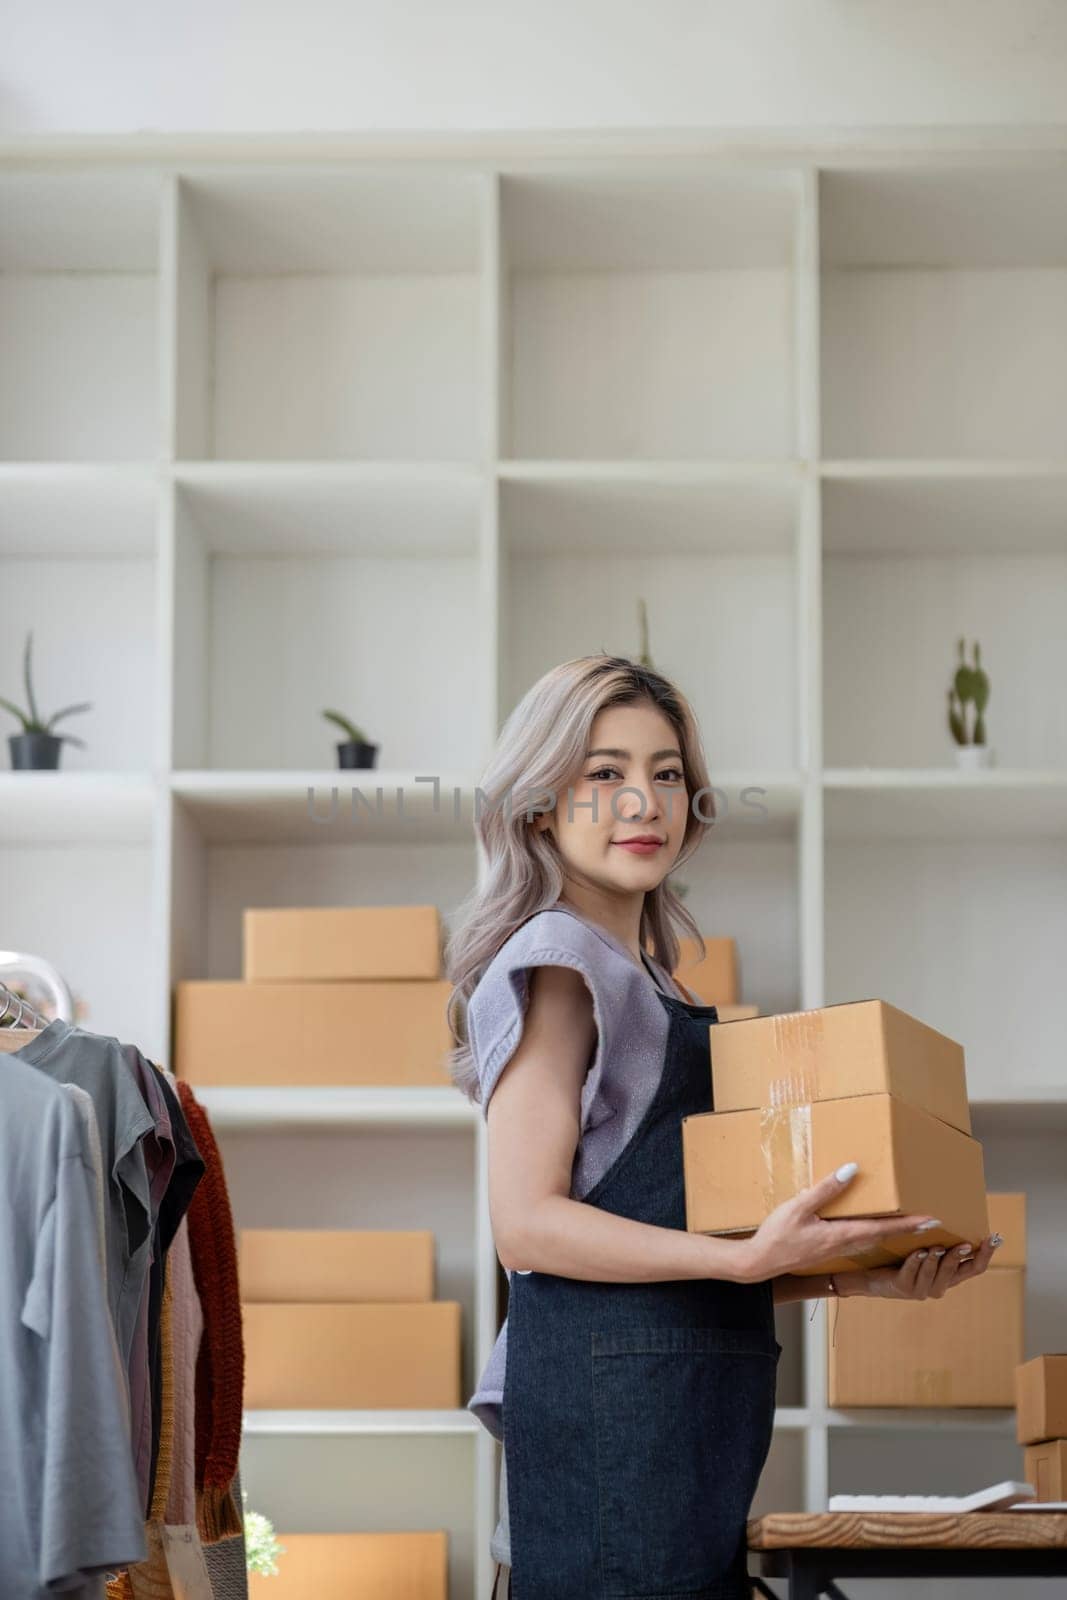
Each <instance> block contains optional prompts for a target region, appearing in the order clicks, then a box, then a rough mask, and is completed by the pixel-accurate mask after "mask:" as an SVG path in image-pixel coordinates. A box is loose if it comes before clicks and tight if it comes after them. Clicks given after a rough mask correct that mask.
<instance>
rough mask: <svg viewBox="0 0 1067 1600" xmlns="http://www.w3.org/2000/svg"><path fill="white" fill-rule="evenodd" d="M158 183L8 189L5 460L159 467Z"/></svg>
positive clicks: (4, 187)
mask: <svg viewBox="0 0 1067 1600" xmlns="http://www.w3.org/2000/svg"><path fill="white" fill-rule="evenodd" d="M159 201H160V187H159V180H158V178H156V177H153V176H152V175H151V174H147V173H140V172H137V173H134V172H129V173H124V172H118V171H115V172H109V171H105V170H101V171H98V172H78V173H65V172H37V171H32V170H26V171H14V170H12V171H7V172H5V173H4V174H3V176H2V177H0V218H2V219H3V220H2V222H0V457H2V458H3V459H5V460H8V461H46V460H47V461H88V460H93V459H96V460H133V459H137V458H141V459H148V460H154V459H155V458H156V456H157V454H158V450H159V416H160V405H159V400H160V379H159V358H158V345H159V326H160V317H159V284H160V275H159Z"/></svg>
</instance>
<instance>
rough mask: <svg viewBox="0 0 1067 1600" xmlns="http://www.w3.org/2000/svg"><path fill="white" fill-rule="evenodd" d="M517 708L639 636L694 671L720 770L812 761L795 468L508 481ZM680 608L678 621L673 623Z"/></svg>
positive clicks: (669, 669)
mask: <svg viewBox="0 0 1067 1600" xmlns="http://www.w3.org/2000/svg"><path fill="white" fill-rule="evenodd" d="M499 516H500V585H501V594H500V609H501V623H500V631H501V637H502V638H506V639H507V641H508V649H507V656H506V661H505V664H504V679H503V682H502V684H501V694H502V704H501V708H500V709H501V718H502V717H503V715H506V714H507V712H508V711H510V709H511V708H512V707H513V706H514V705H515V704H516V703H517V701H518V700H519V699H520V698H521V696H522V695H523V694H524V693H525V692H526V690H527V689H528V688H529V687H530V685H531V684H532V683H533V682H535V681H536V679H538V678H539V677H540V676H541V675H542V674H543V673H544V672H546V671H548V670H549V669H550V668H551V667H553V666H555V665H557V664H558V663H559V662H561V661H567V660H570V659H573V658H575V657H578V656H583V655H587V654H591V653H594V652H596V651H599V650H605V651H609V652H612V653H617V654H621V655H632V654H633V653H634V652H635V651H636V650H637V647H638V610H637V602H638V598H639V596H643V597H644V598H645V600H646V602H647V605H648V616H649V632H650V645H651V653H652V657H653V660H654V661H655V662H656V664H657V666H659V667H661V668H662V670H663V671H664V672H666V673H668V674H669V675H671V676H673V677H675V678H676V679H677V680H678V681H679V682H681V683H684V684H685V686H686V692H687V694H688V696H689V698H690V700H691V701H692V704H693V708H694V711H695V713H696V715H697V718H698V720H699V722H700V724H701V726H702V728H704V729H705V730H706V733H705V741H706V748H707V755H708V758H709V760H710V761H711V763H712V764H713V766H716V767H720V768H726V767H729V768H735V767H736V768H747V767H759V768H769V769H781V768H790V767H792V766H793V765H794V764H795V761H796V758H797V754H796V753H797V722H798V706H797V692H798V691H797V690H796V688H795V687H794V685H795V683H796V675H795V670H794V669H795V655H796V650H797V648H798V636H797V619H798V609H799V608H798V562H797V555H796V542H797V533H796V529H797V519H798V510H797V488H796V484H795V483H794V482H793V481H792V479H791V477H790V476H789V475H788V474H782V475H780V476H779V475H770V476H766V477H764V476H760V475H758V474H757V475H751V476H750V475H746V474H745V473H744V472H740V473H737V474H732V475H725V476H714V475H710V476H709V477H707V478H706V479H704V480H699V479H698V480H696V481H692V480H690V481H685V480H684V479H679V478H673V479H672V478H671V477H670V475H668V476H667V477H666V478H661V477H659V476H657V475H654V474H651V473H650V474H648V475H647V476H640V475H634V474H623V475H622V476H621V477H619V478H616V477H615V475H614V473H613V472H612V470H611V469H610V468H606V469H604V470H603V471H602V472H601V473H599V474H597V475H595V476H594V475H590V474H589V473H582V474H580V475H577V476H568V475H560V476H550V477H544V476H541V477H537V478H534V479H522V478H520V479H518V480H515V481H513V480H511V479H510V478H508V479H506V480H505V481H504V482H502V483H501V485H500V512H499ZM668 619H669V623H668Z"/></svg>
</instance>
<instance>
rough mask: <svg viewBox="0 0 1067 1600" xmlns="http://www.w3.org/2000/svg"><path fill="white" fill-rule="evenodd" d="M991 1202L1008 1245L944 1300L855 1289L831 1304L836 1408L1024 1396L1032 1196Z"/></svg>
mask: <svg viewBox="0 0 1067 1600" xmlns="http://www.w3.org/2000/svg"><path fill="white" fill-rule="evenodd" d="M988 1200H989V1223H990V1229H991V1231H992V1232H995V1233H999V1234H1000V1235H1001V1236H1002V1238H1003V1240H1004V1243H1003V1244H1002V1245H1001V1246H1000V1248H999V1249H998V1250H997V1251H996V1253H995V1255H994V1256H993V1260H992V1263H991V1264H990V1266H989V1268H988V1270H987V1271H986V1272H983V1273H981V1274H980V1275H979V1276H978V1277H976V1278H973V1279H972V1280H971V1281H970V1282H967V1283H960V1284H957V1285H956V1287H955V1288H953V1289H950V1290H949V1291H948V1293H947V1294H945V1295H944V1296H942V1298H941V1299H939V1300H930V1299H928V1300H880V1299H876V1298H868V1297H866V1296H860V1295H851V1296H847V1297H845V1298H844V1299H842V1300H840V1301H833V1302H831V1303H830V1305H829V1307H828V1310H829V1315H828V1317H827V1338H826V1357H827V1368H826V1377H827V1398H828V1399H829V1402H830V1404H831V1405H832V1406H945V1407H950V1406H1012V1405H1014V1404H1015V1371H1016V1367H1017V1366H1018V1363H1019V1362H1020V1361H1021V1359H1022V1353H1023V1349H1024V1310H1025V1304H1024V1302H1025V1288H1026V1196H1025V1195H1024V1194H990V1195H989V1196H988ZM923 1248H924V1249H925V1248H926V1246H925V1245H924V1246H923Z"/></svg>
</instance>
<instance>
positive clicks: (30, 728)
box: [0, 629, 92, 750]
mask: <svg viewBox="0 0 1067 1600" xmlns="http://www.w3.org/2000/svg"><path fill="white" fill-rule="evenodd" d="M32 657H33V631H32V629H31V630H30V632H29V633H28V634H27V635H26V648H25V650H24V651H23V655H22V677H23V682H24V683H25V685H26V703H27V705H28V706H29V711H28V712H26V711H20V710H19V708H18V706H16V705H13V704H12V703H11V701H10V700H5V699H4V698H3V697H2V696H0V706H3V708H4V710H5V711H10V713H11V715H12V716H13V717H17V718H18V719H19V721H20V722H21V723H22V731H23V733H49V734H51V735H52V737H53V738H54V739H65V740H66V742H67V743H68V744H77V745H80V746H81V747H82V749H83V750H84V748H85V740H84V739H76V738H75V737H74V735H73V734H72V733H56V732H55V731H54V730H55V725H56V723H57V722H58V721H59V720H60V718H61V717H72V716H73V715H74V713H75V712H76V711H91V710H92V701H90V700H84V701H82V702H81V704H79V705H76V706H64V708H63V710H62V711H56V712H54V713H53V715H52V716H50V717H49V718H48V719H47V720H45V719H44V718H43V717H42V716H41V715H40V713H39V711H38V710H37V701H36V700H35V699H34V694H33V660H32Z"/></svg>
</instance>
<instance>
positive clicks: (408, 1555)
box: [248, 1530, 448, 1600]
mask: <svg viewBox="0 0 1067 1600" xmlns="http://www.w3.org/2000/svg"><path fill="white" fill-rule="evenodd" d="M278 1542H279V1543H280V1544H281V1545H282V1547H283V1550H284V1554H282V1555H280V1556H279V1557H278V1571H277V1573H276V1574H275V1575H274V1576H273V1577H266V1576H264V1575H262V1574H260V1573H255V1572H250V1573H249V1575H248V1596H249V1600H308V1597H309V1596H314V1600H448V1534H447V1533H446V1532H444V1531H443V1530H442V1531H440V1532H435V1533H279V1535H278Z"/></svg>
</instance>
